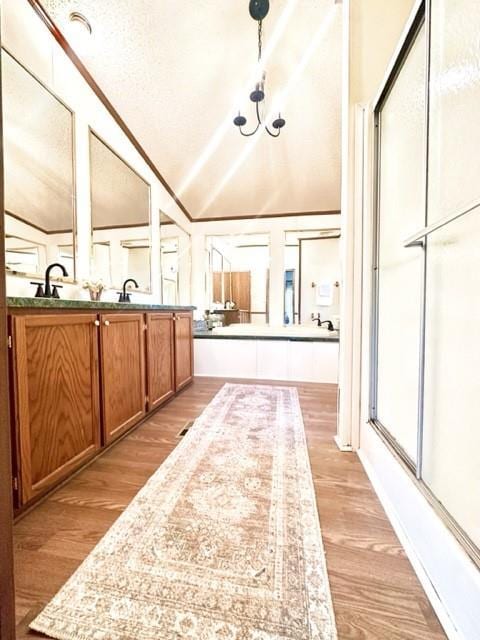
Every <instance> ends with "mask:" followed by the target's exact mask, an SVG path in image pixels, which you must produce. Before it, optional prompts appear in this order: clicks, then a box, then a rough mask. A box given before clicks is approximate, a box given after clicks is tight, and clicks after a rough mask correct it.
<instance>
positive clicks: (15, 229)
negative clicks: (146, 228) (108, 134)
mask: <svg viewBox="0 0 480 640" xmlns="http://www.w3.org/2000/svg"><path fill="white" fill-rule="evenodd" d="M2 92H3V105H2V110H3V134H4V173H5V233H6V255H5V258H6V260H5V262H6V268H7V271H10V272H13V273H16V274H20V275H22V274H25V275H29V276H43V274H44V272H45V269H46V267H47V265H48V264H51V263H53V262H60V263H62V264H63V265H64V266H65V268H66V269H67V271H68V274H69V276H70V279H73V278H74V274H75V252H74V228H75V215H74V177H73V176H74V172H73V115H72V112H71V111H70V110H69V109H68V108H67V107H66V106H65V105H64V104H63V102H61V101H60V100H59V99H58V98H57V97H56V96H55V95H54V94H52V93H51V92H50V91H49V90H48V89H47V88H46V87H45V86H44V85H43V84H42V83H41V82H40V81H39V80H37V78H35V77H34V76H33V75H32V74H31V73H30V72H29V71H28V70H27V69H25V68H24V67H23V66H22V65H21V64H20V63H18V62H17V61H16V60H15V58H13V57H12V56H11V55H10V54H9V53H8V52H7V51H5V50H4V49H3V50H2ZM54 277H56V274H55V275H54V274H52V278H54Z"/></svg>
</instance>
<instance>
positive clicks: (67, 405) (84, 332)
mask: <svg viewBox="0 0 480 640" xmlns="http://www.w3.org/2000/svg"><path fill="white" fill-rule="evenodd" d="M96 317H97V316H96V315H94V314H75V315H74V314H71V315H69V314H63V313H62V314H58V315H51V316H50V315H36V316H33V315H32V316H30V315H23V316H18V317H14V318H13V320H12V329H13V354H12V355H13V357H12V360H13V381H14V398H15V400H14V407H15V417H14V419H15V422H16V427H17V432H18V442H19V448H20V452H19V455H18V458H19V460H20V465H19V472H20V485H21V486H20V488H21V502H22V503H23V504H25V503H26V502H27V501H29V500H30V499H32V498H34V497H36V496H37V495H39V494H41V493H43V492H44V491H46V490H47V489H48V488H50V487H51V486H53V485H54V484H56V483H57V482H59V481H60V480H62V479H63V478H65V477H67V476H68V475H69V474H71V473H72V471H74V470H75V469H76V468H77V467H80V466H81V465H82V464H83V463H84V462H85V461H86V460H87V459H88V458H89V457H92V456H93V455H95V453H96V451H97V450H98V449H99V447H100V421H99V385H98V376H97V371H98V336H97V331H98V329H97V327H96V326H95V320H96Z"/></svg>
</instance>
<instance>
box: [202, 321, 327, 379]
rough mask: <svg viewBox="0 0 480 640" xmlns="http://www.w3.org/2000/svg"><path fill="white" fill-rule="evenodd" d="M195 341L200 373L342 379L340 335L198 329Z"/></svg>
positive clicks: (237, 376)
mask: <svg viewBox="0 0 480 640" xmlns="http://www.w3.org/2000/svg"><path fill="white" fill-rule="evenodd" d="M229 328H230V327H229ZM260 329H261V327H260ZM325 333H327V332H325ZM193 342H194V350H195V375H196V376H208V377H210V376H212V377H219V378H223V377H225V378H248V379H260V380H261V379H264V380H287V381H291V382H321V383H331V384H337V381H338V351H339V337H338V334H337V335H336V336H328V335H325V334H323V335H322V334H321V333H320V335H319V336H318V337H312V336H310V335H308V333H307V335H304V336H302V335H296V336H295V335H288V334H287V333H285V335H268V334H267V332H266V331H265V329H264V330H263V331H260V332H259V334H258V335H255V334H254V333H253V331H252V333H251V334H249V335H245V334H243V335H242V334H240V333H238V334H236V333H232V334H230V335H229V334H222V333H215V332H212V331H209V332H206V331H199V330H197V331H196V332H195V334H194V341H193Z"/></svg>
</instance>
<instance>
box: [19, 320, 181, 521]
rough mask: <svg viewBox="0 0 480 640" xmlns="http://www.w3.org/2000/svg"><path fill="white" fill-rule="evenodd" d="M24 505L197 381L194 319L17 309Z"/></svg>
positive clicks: (21, 472) (20, 477)
mask: <svg viewBox="0 0 480 640" xmlns="http://www.w3.org/2000/svg"><path fill="white" fill-rule="evenodd" d="M9 330H10V341H9V342H10V347H11V350H10V378H11V387H12V393H11V401H12V402H11V405H12V412H11V413H12V434H13V445H14V446H13V451H12V455H13V467H14V483H13V484H14V494H15V495H14V501H15V506H16V508H17V509H18V508H23V507H25V505H28V503H30V502H31V501H32V500H34V499H35V498H39V497H40V496H41V495H43V494H45V493H46V492H47V491H48V490H49V489H51V488H53V487H54V486H55V485H57V484H59V483H60V482H61V481H62V480H65V479H66V478H67V477H68V476H70V475H71V474H72V473H73V472H74V471H76V470H77V469H79V468H80V467H81V466H82V465H83V464H85V463H86V462H88V461H89V460H90V459H92V458H93V457H94V456H95V455H97V454H98V453H99V452H100V450H101V449H102V447H105V446H106V445H109V444H110V443H112V442H114V441H115V440H116V439H117V438H119V437H120V436H121V435H123V434H125V433H126V432H127V431H128V430H129V429H131V428H132V427H134V426H135V425H136V424H138V423H139V422H141V420H142V419H143V418H144V417H145V416H146V415H147V413H149V412H150V411H153V410H155V409H157V408H158V407H160V406H161V405H162V404H163V403H164V402H166V401H167V400H168V399H169V398H171V397H173V396H174V395H175V393H176V391H178V390H179V389H182V388H183V387H185V386H186V385H187V384H188V383H189V382H190V381H191V380H192V377H193V357H192V350H193V335H192V314H191V312H180V313H171V312H168V311H159V312H156V311H154V310H152V311H147V312H143V311H139V312H136V311H135V310H133V309H132V311H130V310H119V311H112V312H108V313H99V312H98V311H95V312H94V311H91V312H83V310H82V311H61V310H56V311H50V310H48V311H47V310H44V309H41V310H39V312H36V310H35V309H18V310H16V309H15V310H12V311H10V312H9Z"/></svg>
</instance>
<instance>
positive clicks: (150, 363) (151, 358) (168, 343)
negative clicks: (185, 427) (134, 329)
mask: <svg viewBox="0 0 480 640" xmlns="http://www.w3.org/2000/svg"><path fill="white" fill-rule="evenodd" d="M173 317H174V316H173V313H147V389H148V408H149V410H152V409H155V407H158V406H160V405H161V404H162V403H163V402H165V400H168V398H170V397H171V396H172V395H173V394H174V393H175V364H174V328H173V325H174V321H173Z"/></svg>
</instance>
